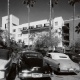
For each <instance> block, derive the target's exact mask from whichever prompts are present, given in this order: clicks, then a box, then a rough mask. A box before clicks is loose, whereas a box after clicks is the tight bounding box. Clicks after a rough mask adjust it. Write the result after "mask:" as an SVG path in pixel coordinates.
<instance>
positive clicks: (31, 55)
mask: <svg viewBox="0 0 80 80" xmlns="http://www.w3.org/2000/svg"><path fill="white" fill-rule="evenodd" d="M37 56H38V54H32V53H31V54H26V57H37Z"/></svg>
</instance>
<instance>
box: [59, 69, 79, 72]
mask: <svg viewBox="0 0 80 80" xmlns="http://www.w3.org/2000/svg"><path fill="white" fill-rule="evenodd" d="M60 72H68V73H72V72H74V73H78V72H80V70H77V69H62V70H60Z"/></svg>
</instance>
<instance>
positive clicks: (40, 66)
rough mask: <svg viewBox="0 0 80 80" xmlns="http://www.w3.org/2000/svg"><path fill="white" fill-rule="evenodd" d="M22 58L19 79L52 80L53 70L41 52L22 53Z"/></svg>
mask: <svg viewBox="0 0 80 80" xmlns="http://www.w3.org/2000/svg"><path fill="white" fill-rule="evenodd" d="M20 54H21V57H20V60H19V76H18V77H19V78H20V79H21V80H23V79H29V78H32V79H33V78H34V79H35V78H39V79H43V78H44V79H46V80H51V78H50V77H51V76H53V75H52V69H51V67H50V66H49V65H47V63H46V62H45V61H44V59H43V56H42V54H41V53H39V52H35V51H23V52H21V53H20Z"/></svg>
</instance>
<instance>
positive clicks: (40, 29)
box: [22, 24, 52, 34]
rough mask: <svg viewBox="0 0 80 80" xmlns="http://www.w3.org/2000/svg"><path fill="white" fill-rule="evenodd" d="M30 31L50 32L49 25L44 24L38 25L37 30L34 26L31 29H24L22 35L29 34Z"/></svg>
mask: <svg viewBox="0 0 80 80" xmlns="http://www.w3.org/2000/svg"><path fill="white" fill-rule="evenodd" d="M51 29H52V27H51ZM28 30H29V31H30V33H35V32H42V31H49V24H44V26H42V25H39V26H38V25H36V28H34V26H30V27H29V29H23V30H22V34H27V33H28Z"/></svg>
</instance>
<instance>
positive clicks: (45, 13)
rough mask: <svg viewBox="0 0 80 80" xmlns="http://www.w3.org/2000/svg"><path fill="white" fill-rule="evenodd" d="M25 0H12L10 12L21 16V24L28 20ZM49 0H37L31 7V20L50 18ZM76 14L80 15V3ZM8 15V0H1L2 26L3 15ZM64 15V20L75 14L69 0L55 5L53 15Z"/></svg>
mask: <svg viewBox="0 0 80 80" xmlns="http://www.w3.org/2000/svg"><path fill="white" fill-rule="evenodd" d="M23 1H24V0H10V14H13V15H15V16H16V17H18V18H19V20H20V24H24V23H27V22H28V10H27V7H26V5H24V4H23ZM49 1H50V0H36V3H35V4H34V6H33V7H31V8H30V22H33V21H38V20H43V19H49ZM75 9H76V11H75V16H76V17H77V16H80V3H76V7H75ZM6 15H7V0H0V26H1V25H2V17H3V16H6ZM60 16H62V17H63V19H64V20H67V19H70V18H71V17H72V16H73V6H71V5H69V4H68V0H59V1H58V4H57V5H54V14H53V13H52V17H54V18H55V17H60Z"/></svg>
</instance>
